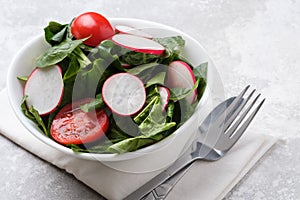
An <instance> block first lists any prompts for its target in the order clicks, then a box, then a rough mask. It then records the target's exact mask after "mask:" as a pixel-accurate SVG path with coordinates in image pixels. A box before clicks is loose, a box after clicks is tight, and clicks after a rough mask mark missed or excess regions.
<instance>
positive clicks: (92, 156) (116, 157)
mask: <svg viewBox="0 0 300 200" xmlns="http://www.w3.org/2000/svg"><path fill="white" fill-rule="evenodd" d="M108 19H109V21H110V22H111V23H112V24H113V23H116V22H117V23H128V22H130V23H141V24H146V25H150V26H152V27H154V28H165V29H168V30H170V31H173V32H176V33H178V34H180V35H182V36H183V37H185V38H189V40H191V41H192V42H193V43H195V44H197V46H199V47H200V48H201V49H202V51H203V53H204V54H206V56H207V57H208V58H209V56H208V54H207V52H206V50H205V49H204V48H203V46H202V45H201V44H200V43H199V42H198V41H197V40H195V39H194V38H193V37H191V36H190V35H188V34H186V33H184V32H182V31H181V30H178V29H176V28H174V27H171V26H168V25H165V24H162V23H158V22H154V21H148V20H144V19H136V18H108ZM42 39H43V40H44V34H40V35H38V36H35V37H34V38H33V39H31V40H30V41H28V42H27V43H26V44H25V45H24V46H23V47H22V48H21V49H20V50H19V51H18V52H17V54H16V56H15V57H14V58H13V60H12V62H11V64H10V66H9V69H8V75H7V88H8V97H9V102H10V105H11V107H12V108H13V111H14V113H15V115H16V116H17V118H18V119H19V121H20V122H21V123H22V124H23V126H24V127H25V128H26V129H27V130H28V131H29V132H30V133H31V134H32V135H34V136H35V137H36V138H37V139H39V140H40V141H42V142H43V143H45V144H46V145H49V146H51V147H53V148H55V149H57V150H59V151H61V152H64V153H66V154H69V155H72V156H75V157H78V158H82V159H87V160H100V161H121V160H128V159H133V158H136V157H139V156H141V155H144V154H148V153H152V152H155V151H156V150H159V149H161V148H164V147H166V146H167V144H168V143H169V142H170V140H171V139H172V138H174V137H176V136H177V135H178V134H180V133H181V132H182V131H181V130H182V129H184V127H186V126H189V123H192V122H193V120H192V119H193V118H196V117H197V115H198V111H199V110H201V109H199V108H201V107H203V105H204V104H205V103H206V101H207V100H208V96H209V89H208V87H207V86H206V88H205V91H204V93H203V96H202V98H201V99H200V101H199V103H198V105H197V108H196V110H195V112H194V113H193V115H192V116H191V117H190V119H188V120H187V121H186V122H185V123H184V124H183V125H182V126H181V127H179V128H178V129H177V130H175V131H174V132H173V133H172V134H171V135H169V136H168V137H166V138H164V139H163V140H161V141H159V142H157V143H155V144H152V145H150V146H147V147H144V148H142V149H139V150H136V151H133V152H126V153H122V154H117V153H112V154H98V153H81V152H74V151H73V150H72V149H70V148H68V147H65V146H63V145H61V144H59V143H57V142H55V141H54V140H53V139H51V138H49V137H47V136H46V135H44V134H42V133H41V132H40V131H38V130H37V129H36V125H35V124H34V123H33V122H32V121H30V120H29V119H28V118H27V117H26V116H25V115H24V114H23V112H22V111H21V109H20V108H19V107H16V105H15V104H14V103H13V102H14V95H13V94H12V92H13V88H12V85H11V84H10V83H11V82H12V81H15V78H16V77H13V75H12V74H13V70H14V68H13V66H14V65H15V63H16V62H17V61H18V60H19V59H20V57H21V54H22V52H24V50H26V49H28V48H29V47H30V46H31V45H32V44H34V43H36V42H39V40H42ZM209 61H211V59H209ZM12 79H14V80H12ZM29 124H30V125H29Z"/></svg>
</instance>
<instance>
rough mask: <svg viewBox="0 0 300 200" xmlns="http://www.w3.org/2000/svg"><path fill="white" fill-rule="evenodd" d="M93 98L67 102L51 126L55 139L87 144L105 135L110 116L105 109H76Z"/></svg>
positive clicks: (67, 142) (63, 142) (59, 141)
mask: <svg viewBox="0 0 300 200" xmlns="http://www.w3.org/2000/svg"><path fill="white" fill-rule="evenodd" d="M91 100H92V98H86V99H82V100H79V101H76V102H74V103H70V104H67V105H65V106H64V107H63V108H62V109H61V110H60V111H59V112H58V113H57V115H56V116H55V117H54V119H53V121H52V124H51V128H50V133H51V136H52V138H53V139H54V140H55V141H57V142H58V143H60V144H63V145H67V144H85V143H90V142H93V141H95V140H97V139H100V138H101V137H102V136H104V134H105V132H106V131H107V129H108V127H109V120H108V116H107V114H106V113H105V111H104V110H96V112H88V113H85V112H83V111H82V110H81V109H76V108H78V107H79V106H80V105H82V104H85V103H88V102H90V101H91ZM72 110H73V111H72Z"/></svg>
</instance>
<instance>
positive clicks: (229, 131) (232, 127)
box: [226, 94, 265, 137]
mask: <svg viewBox="0 0 300 200" xmlns="http://www.w3.org/2000/svg"><path fill="white" fill-rule="evenodd" d="M259 97H260V94H258V95H257V96H256V98H255V99H254V100H253V101H252V102H251V104H250V105H249V106H248V107H247V109H246V110H245V111H244V112H243V114H242V115H241V116H240V117H239V118H238V119H237V121H236V122H235V123H234V124H233V125H232V126H231V127H230V128H229V130H228V131H227V132H226V134H228V135H229V137H232V135H233V134H234V132H235V131H236V129H237V128H238V126H240V124H241V122H242V121H243V120H244V118H245V117H246V115H247V114H248V113H249V111H250V109H251V108H252V107H253V106H254V104H255V103H256V101H257V100H258V98H259ZM264 101H265V99H263V100H262V102H261V103H260V104H259V105H258V107H257V108H256V109H255V111H256V112H257V111H258V109H259V108H260V107H261V105H262V104H263V103H264ZM254 113H255V112H254ZM255 114H256V113H255ZM255 114H254V116H255ZM254 116H253V117H254ZM250 117H251V116H250ZM250 122H251V121H250ZM246 128H247V127H246Z"/></svg>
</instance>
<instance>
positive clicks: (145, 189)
mask: <svg viewBox="0 0 300 200" xmlns="http://www.w3.org/2000/svg"><path fill="white" fill-rule="evenodd" d="M197 159H200V158H199V157H198V158H197ZM193 161H194V159H193V156H192V154H190V153H185V154H183V155H182V156H181V157H180V158H179V159H177V160H176V161H175V162H174V163H173V164H172V165H171V166H170V167H168V168H167V169H165V170H164V171H162V172H161V173H160V174H158V175H157V176H155V177H154V178H153V179H151V180H150V181H149V182H147V183H146V184H144V185H143V186H141V187H140V188H138V189H137V190H136V191H134V192H132V193H131V194H129V195H128V196H127V197H125V198H124V199H123V200H132V199H141V198H142V197H144V196H145V195H146V194H148V193H149V192H151V191H152V190H153V189H154V188H156V187H157V186H159V185H160V184H162V183H163V182H165V181H166V180H168V179H169V178H170V177H172V176H173V175H174V174H176V173H177V172H179V171H180V170H181V169H182V168H184V167H185V166H187V165H189V164H190V163H192V162H193Z"/></svg>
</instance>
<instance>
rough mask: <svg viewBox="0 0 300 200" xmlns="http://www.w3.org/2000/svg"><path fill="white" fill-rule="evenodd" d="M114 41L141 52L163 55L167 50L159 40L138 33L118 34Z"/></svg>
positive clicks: (113, 38)
mask: <svg viewBox="0 0 300 200" xmlns="http://www.w3.org/2000/svg"><path fill="white" fill-rule="evenodd" d="M112 41H113V42H114V43H115V44H117V45H119V46H121V47H124V48H127V49H129V50H132V51H136V52H141V53H148V54H155V55H161V54H163V53H164V51H165V47H163V46H162V45H161V44H159V43H158V42H155V41H153V40H151V39H148V38H143V37H139V36H136V35H130V34H116V35H114V36H113V37H112Z"/></svg>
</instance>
